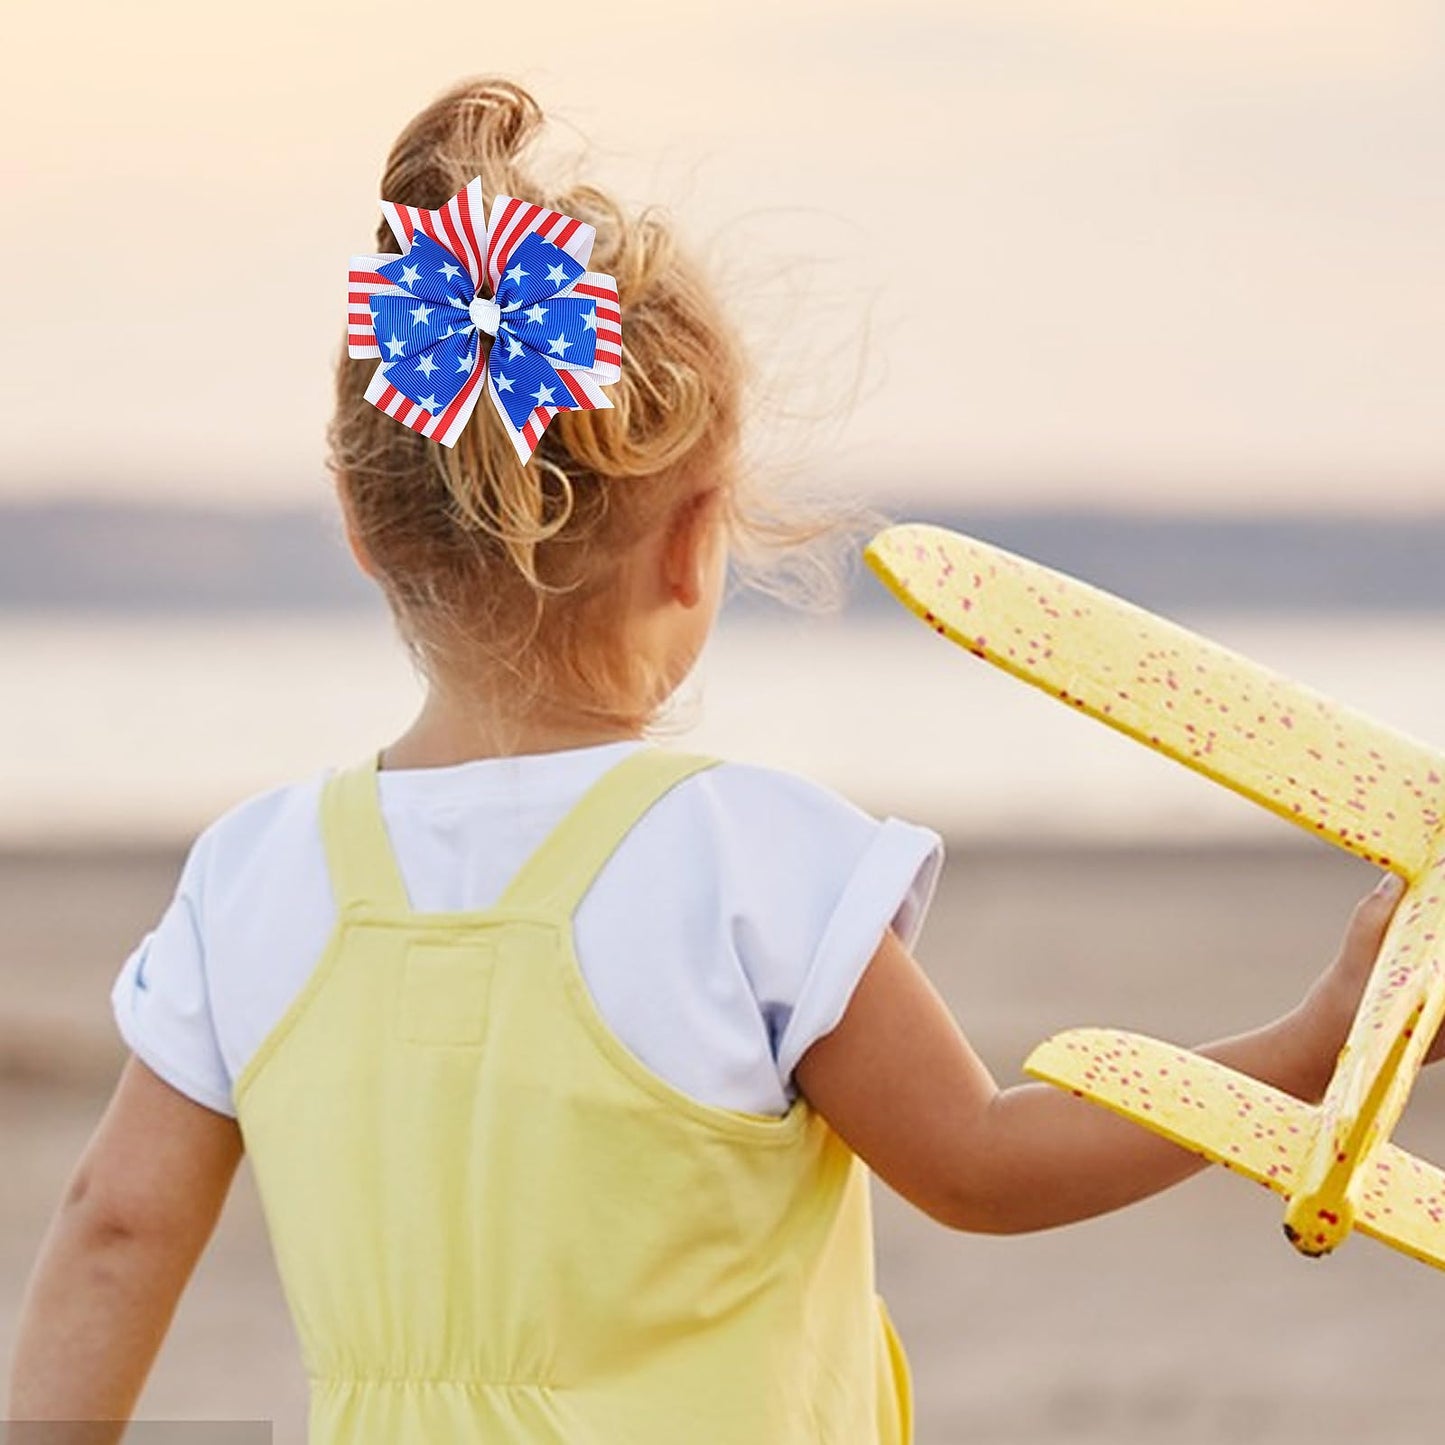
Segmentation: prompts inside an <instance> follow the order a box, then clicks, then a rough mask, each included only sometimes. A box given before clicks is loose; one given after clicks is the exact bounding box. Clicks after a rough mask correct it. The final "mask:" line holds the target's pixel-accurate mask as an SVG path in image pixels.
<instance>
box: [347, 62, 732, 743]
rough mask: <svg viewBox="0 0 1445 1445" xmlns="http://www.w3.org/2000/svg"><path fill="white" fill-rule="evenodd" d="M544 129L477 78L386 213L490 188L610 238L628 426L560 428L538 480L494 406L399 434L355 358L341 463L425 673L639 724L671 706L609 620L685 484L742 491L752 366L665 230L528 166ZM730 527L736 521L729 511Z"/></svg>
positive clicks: (605, 259) (408, 154)
mask: <svg viewBox="0 0 1445 1445" xmlns="http://www.w3.org/2000/svg"><path fill="white" fill-rule="evenodd" d="M542 120H543V118H542V112H541V109H540V108H539V107H538V105H537V103H536V101H535V100H533V99H532V97H531V96H530V95H528V94H527V92H526V91H524V90H522V89H521V88H520V87H519V86H517V85H514V84H512V83H511V82H509V81H506V80H499V79H475V80H467V81H463V82H461V83H460V84H458V85H456V86H454V87H453V88H452V89H450V90H449V91H447V92H446V93H445V94H444V95H442V96H441V97H439V98H438V99H437V100H436V101H434V102H433V103H432V104H431V105H429V106H427V108H426V109H425V110H423V111H422V112H421V113H420V114H419V115H417V116H416V117H415V118H414V119H413V120H412V121H411V122H410V123H409V124H408V125H407V126H406V128H405V129H404V130H403V131H402V133H401V135H400V136H399V137H398V138H397V141H396V143H395V145H394V146H393V147H392V150H391V154H390V155H389V156H388V158H387V162H386V168H385V171H384V173H383V176H382V182H381V196H382V197H383V198H385V199H386V200H388V201H394V202H398V203H400V204H404V205H410V206H416V207H420V208H423V209H427V210H435V209H438V208H440V207H441V206H443V205H445V203H446V202H447V201H448V200H449V199H450V198H451V197H452V196H453V195H455V194H456V192H458V191H459V190H461V189H462V188H463V187H464V186H465V185H466V184H467V182H468V181H470V180H471V179H472V178H473V177H474V176H478V175H480V176H481V178H482V186H483V191H484V201H485V204H486V206H487V207H488V208H490V205H491V200H492V197H493V195H495V194H498V193H500V194H504V195H515V196H520V197H522V198H524V199H526V200H527V201H531V202H535V203H537V204H540V205H542V206H544V207H547V208H549V209H552V210H556V211H561V212H564V213H565V214H567V215H571V216H575V217H577V218H578V219H580V220H583V221H587V222H589V223H591V224H592V225H593V226H594V227H596V231H597V239H596V245H595V249H594V252H593V256H592V261H591V265H592V267H593V268H594V269H596V270H598V271H603V272H607V273H608V274H610V275H612V276H614V277H615V278H616V281H617V289H618V295H619V298H620V301H621V305H622V315H623V322H622V334H623V357H622V375H621V378H620V380H619V381H617V382H616V383H615V384H613V385H611V386H609V388H608V392H607V395H608V399H609V400H610V401H611V403H612V409H611V410H598V411H563V412H561V413H560V414H559V415H557V416H556V417H555V418H554V419H553V421H552V423H551V425H550V426H549V427H548V428H547V430H546V431H545V433H544V434H543V436H542V438H541V441H540V443H539V445H538V447H537V450H536V452H535V454H534V456H533V458H532V460H531V462H530V463H529V464H528V465H526V466H523V465H521V464H520V463H519V462H518V460H517V456H516V453H515V452H514V451H513V449H512V444H511V442H510V441H509V439H508V438H507V436H506V434H505V432H504V430H503V428H502V427H501V426H500V425H498V424H497V418H496V417H495V416H493V415H492V414H491V410H490V408H488V407H485V406H483V407H479V408H478V410H477V412H476V413H475V415H474V416H473V418H472V420H471V421H470V422H469V424H468V425H467V426H466V427H465V428H464V429H463V431H462V432H461V435H460V436H459V438H458V440H457V444H456V446H455V447H454V448H446V447H442V446H440V445H438V444H437V443H436V442H434V441H430V440H427V439H426V438H424V437H422V436H420V435H418V434H417V433H416V432H414V431H411V430H409V429H408V428H406V427H403V426H401V425H399V424H398V423H397V422H396V421H394V420H393V419H392V418H391V417H389V416H387V415H385V414H384V413H383V412H381V411H379V410H378V409H377V408H376V407H374V406H372V405H371V404H370V403H369V402H367V401H366V400H365V399H364V392H365V389H366V386H367V383H368V381H369V380H370V376H371V373H372V370H373V369H374V363H373V362H370V361H355V360H351V359H349V358H348V357H347V356H346V355H345V354H344V352H343V354H342V356H341V358H340V360H339V361H338V364H337V371H336V406H335V412H334V415H333V418H332V422H331V425H330V428H329V433H328V440H329V444H330V456H329V462H330V466H331V469H332V471H333V473H334V475H335V477H336V479H337V483H338V486H339V489H340V492H341V496H342V501H343V505H344V507H345V510H346V513H347V517H348V521H349V524H350V526H351V528H352V530H353V533H354V534H355V536H356V539H357V540H358V542H359V543H360V544H361V547H362V548H363V549H364V551H365V553H366V554H367V557H368V559H369V561H370V564H371V566H372V567H373V568H374V569H375V572H376V575H377V577H378V580H379V581H380V583H381V585H382V587H383V589H384V591H385V592H386V595H387V598H388V600H389V602H390V603H391V606H392V609H393V611H394V613H395V614H396V617H397V619H398V622H399V624H400V627H401V631H402V633H403V636H404V637H405V638H406V640H407V642H408V644H409V645H410V647H411V648H412V650H413V652H414V653H415V654H416V656H417V658H418V660H419V661H420V662H421V664H422V666H423V669H424V671H426V672H427V673H428V674H429V675H432V676H435V675H436V672H437V670H438V669H444V670H445V671H446V672H447V673H448V675H449V676H451V677H453V678H455V677H456V676H457V675H459V672H458V670H459V669H460V670H461V673H462V674H465V675H470V676H475V677H486V676H492V675H495V673H496V671H497V669H498V668H499V667H500V668H505V669H506V670H507V672H508V673H509V674H510V677H509V679H508V681H507V687H508V692H509V695H511V696H513V697H516V698H517V699H518V701H519V702H523V703H525V701H526V698H527V697H535V696H536V695H538V694H541V693H542V692H544V691H545V693H546V695H547V696H548V698H549V699H552V700H555V701H556V702H558V703H565V705H567V706H569V707H571V708H574V709H577V710H580V711H583V712H586V713H589V714H592V715H597V716H604V715H605V716H606V717H608V718H610V719H613V720H617V721H622V720H625V721H627V722H629V723H640V722H645V721H646V720H647V717H646V716H645V714H648V713H650V711H651V709H652V708H653V707H655V705H656V699H652V698H650V697H648V689H647V687H646V684H645V682H643V681H641V680H639V679H638V678H636V677H635V676H633V675H631V674H630V672H629V666H630V664H629V660H628V659H626V658H621V657H617V656H615V655H614V653H615V649H612V648H609V647H608V646H606V640H607V638H606V622H607V620H608V619H607V618H606V616H605V611H606V609H605V608H604V607H602V606H600V605H597V604H599V603H600V601H601V600H602V598H603V595H604V594H605V592H606V590H607V585H608V583H609V581H611V580H613V579H614V578H615V576H616V573H617V569H618V567H619V565H620V563H621V561H622V559H623V558H624V557H625V555H626V553H627V551H628V549H629V547H630V546H631V544H632V543H633V542H634V541H636V539H637V538H638V537H640V536H641V535H642V534H643V532H645V531H646V529H647V527H648V525H649V524H650V523H651V522H653V521H655V520H656V519H658V518H660V517H661V516H662V515H663V514H664V512H665V511H666V510H667V508H668V506H669V503H670V502H671V501H672V500H673V499H674V498H676V497H677V496H679V495H681V488H683V486H684V485H686V484H689V483H696V482H697V481H698V480H699V479H700V478H702V477H708V478H710V479H712V480H715V481H716V482H717V483H718V484H719V485H721V486H723V487H724V488H726V489H727V490H728V492H729V493H732V492H733V491H734V490H735V489H734V488H733V487H732V485H731V484H732V482H733V481H734V480H735V479H734V477H733V471H734V468H735V466H736V456H737V448H738V438H739V430H740V424H741V407H742V401H741V398H742V388H743V362H742V357H741V353H740V350H739V346H738V343H737V341H736V338H735V337H734V335H733V333H732V331H731V329H730V327H729V326H728V325H727V323H726V322H725V320H724V318H723V316H722V314H721V312H720V310H719V308H718V306H717V303H716V301H715V300H714V298H713V296H712V294H711V293H710V291H709V289H708V288H707V286H706V285H705V284H704V282H703V280H702V278H701V276H700V274H699V272H698V271H697V270H696V269H695V267H694V265H693V264H692V262H691V261H690V260H689V259H688V258H687V257H686V256H685V255H684V254H683V253H682V252H681V250H680V249H679V247H678V245H677V244H676V241H675V239H674V236H673V234H672V231H671V229H670V227H669V225H668V224H667V222H666V220H665V219H664V218H663V217H662V216H661V215H659V214H657V213H655V212H645V213H643V214H641V215H631V214H629V213H628V212H627V211H625V210H624V209H623V208H622V207H621V206H619V205H618V204H617V203H616V202H615V201H614V200H612V199H611V198H610V197H608V196H607V195H605V194H604V193H603V192H602V191H600V190H598V189H597V188H595V187H593V186H590V185H572V186H568V187H565V188H562V189H559V190H553V189H551V188H550V187H549V186H548V185H547V184H546V181H545V179H544V178H542V177H540V176H537V175H534V174H533V173H532V172H531V171H530V170H529V169H527V168H526V153H527V151H528V148H529V146H530V144H531V143H532V141H533V140H534V139H535V138H536V136H537V134H538V132H539V131H540V129H541V127H542ZM377 238H378V249H380V250H387V251H389V250H391V249H393V248H394V244H395V243H394V241H393V239H392V237H391V235H390V232H389V230H388V229H387V228H386V226H385V224H384V223H383V224H382V225H381V226H379V227H378V231H377ZM730 511H731V513H732V514H733V516H734V519H735V521H736V519H737V517H738V516H740V513H738V511H737V508H736V506H735V505H731V501H730ZM589 603H591V604H593V605H588V604H589ZM519 687H520V688H521V693H520V694H519V693H518V688H519Z"/></svg>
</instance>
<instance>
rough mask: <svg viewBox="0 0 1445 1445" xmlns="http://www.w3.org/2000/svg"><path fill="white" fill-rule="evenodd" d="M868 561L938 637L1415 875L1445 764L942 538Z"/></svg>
mask: <svg viewBox="0 0 1445 1445" xmlns="http://www.w3.org/2000/svg"><path fill="white" fill-rule="evenodd" d="M864 555H865V557H866V558H867V560H868V563H869V565H870V566H871V567H872V568H873V570H874V571H875V572H876V573H877V574H878V576H879V577H880V578H881V580H882V581H883V583H884V584H885V585H886V586H887V587H888V588H889V590H890V591H892V592H893V593H894V594H895V595H896V596H897V597H898V598H899V599H900V600H901V601H902V602H903V603H904V604H905V605H906V606H907V607H908V608H909V609H910V610H911V611H913V612H915V613H917V614H918V616H920V617H921V618H922V619H923V620H924V621H925V622H927V623H928V624H929V626H931V627H932V628H934V630H935V631H937V632H940V633H942V634H943V635H945V636H947V637H949V638H951V639H952V640H953V641H954V642H956V643H959V644H960V645H961V646H963V647H966V648H967V649H968V650H969V651H970V652H973V653H974V654H975V655H976V656H979V657H983V658H986V659H987V660H988V661H989V662H992V663H994V664H995V665H996V666H998V667H1001V668H1003V669H1004V670H1005V671H1006V672H1011V673H1012V674H1013V675H1014V676H1015V677H1019V678H1022V679H1023V680H1024V681H1025V682H1028V683H1032V684H1033V685H1034V686H1035V687H1038V688H1040V689H1042V690H1043V691H1045V692H1047V693H1050V694H1052V695H1053V696H1054V697H1057V698H1059V699H1061V700H1062V701H1064V702H1067V703H1069V704H1070V705H1071V706H1073V707H1076V708H1078V709H1079V710H1080V711H1081V712H1084V713H1087V714H1088V715H1089V716H1091V717H1094V718H1097V719H1098V720H1099V721H1100V722H1103V723H1106V724H1108V726H1110V727H1112V728H1116V729H1117V730H1118V731H1120V732H1123V733H1127V734H1128V735H1129V736H1130V737H1133V738H1136V739H1138V740H1139V741H1140V742H1143V743H1147V744H1148V745H1149V746H1150V747H1152V748H1155V749H1156V750H1157V751H1159V752H1161V753H1164V754H1165V755H1166V756H1168V757H1171V758H1174V759H1175V760H1176V761H1178V762H1181V763H1183V764H1184V765H1185V766H1186V767H1190V768H1193V769H1194V770H1195V771H1196V772H1199V773H1203V774H1204V775H1205V776H1206V777H1208V778H1212V779H1213V780H1214V781H1215V782H1218V783H1222V784H1223V785H1224V786H1225V787H1227V788H1231V789H1232V790H1233V791H1235V792H1237V793H1240V794H1242V795H1243V796H1244V797H1246V798H1249V799H1251V800H1252V801H1253V802H1256V803H1258V804H1259V805H1260V806H1261V807H1265V808H1268V809H1269V810H1270V811H1271V812H1273V813H1277V814H1278V815H1279V816H1280V817H1282V818H1285V819H1287V820H1288V821H1289V822H1291V823H1294V824H1296V825H1297V826H1299V827H1301V828H1304V829H1306V830H1308V831H1310V832H1311V833H1313V834H1314V835H1315V836H1317V837H1321V838H1324V839H1326V840H1328V841H1329V842H1331V843H1334V844H1336V845H1338V846H1339V847H1341V848H1345V849H1348V851H1350V852H1351V853H1354V854H1357V855H1358V856H1359V857H1361V858H1364V859H1366V860H1368V861H1369V862H1371V863H1375V864H1378V865H1379V866H1380V867H1383V868H1389V869H1391V870H1392V871H1394V872H1396V873H1400V874H1403V875H1404V876H1405V877H1407V878H1411V879H1414V878H1417V877H1418V876H1419V875H1420V873H1421V871H1422V869H1423V868H1424V867H1425V865H1426V863H1427V860H1428V845H1429V843H1430V840H1431V837H1432V835H1433V834H1434V833H1435V831H1436V829H1437V828H1438V826H1439V824H1440V821H1441V818H1440V812H1439V803H1440V798H1441V796H1442V795H1445V756H1442V755H1441V754H1440V753H1439V752H1437V751H1436V750H1435V749H1433V748H1430V747H1427V746H1426V745H1424V744H1423V743H1419V742H1416V741H1414V740H1413V739H1411V738H1409V737H1406V736H1405V735H1403V734H1401V733H1398V732H1395V731H1394V730H1393V729H1391V728H1388V727H1385V726H1384V725H1383V724H1381V723H1377V722H1375V721H1374V720H1373V719H1371V718H1368V717H1366V716H1364V715H1363V714H1361V713H1357V712H1353V711H1351V710H1350V709H1348V708H1346V707H1342V706H1341V705H1339V704H1338V703H1335V702H1332V701H1330V700H1329V699H1328V698H1325V697H1322V696H1320V695H1319V694H1318V693H1315V692H1312V691H1311V690H1310V689H1308V688H1305V687H1302V686H1300V685H1299V684H1297V683H1294V682H1291V681H1290V680H1289V679H1287V678H1284V677H1281V676H1280V675H1278V674H1277V673H1274V672H1272V671H1270V670H1269V669H1268V668H1264V667H1261V666H1259V665H1258V664H1257V663H1253V662H1251V661H1249V659H1248V658H1245V657H1241V656H1239V655H1238V654H1237V653H1234V652H1231V651H1229V650H1228V649H1227V648H1223V647H1220V646H1218V645H1217V644H1215V643H1213V642H1209V641H1207V640H1206V639H1205V638H1202V637H1199V636H1197V635H1196V634H1194V633H1192V632H1189V631H1187V630H1186V629H1185V628H1183V627H1179V626H1177V625H1176V624H1174V623H1172V622H1167V621H1165V620H1164V619H1163V618H1161V617H1156V616H1155V615H1154V614H1152V613H1150V612H1146V611H1144V610H1143V609H1142V608H1139V607H1135V606H1132V605H1131V604H1130V603H1127V602H1123V601H1121V600H1119V599H1118V598H1116V597H1112V596H1110V595H1109V594H1108V593H1107V592H1101V591H1099V590H1098V589H1097V588H1094V587H1090V586H1089V585H1087V584H1086V583H1083V582H1079V581H1076V580H1075V579H1073V578H1071V577H1067V576H1065V575H1063V574H1062V573H1059V572H1054V571H1051V570H1050V569H1048V568H1046V567H1041V566H1039V565H1038V564H1037V563H1034V562H1030V561H1028V560H1026V559H1025V558H1022V557H1016V556H1014V555H1013V554H1012V553H1010V552H1005V551H1003V550H1002V549H1001V548H998V547H993V546H990V545H989V544H988V543H985V542H979V541H975V540H974V539H972V538H969V537H963V536H960V535H958V534H957V533H954V532H950V531H947V530H946V529H944V528H942V527H932V526H925V525H921V524H909V525H906V526H899V527H890V528H888V529H887V530H885V531H883V532H881V533H879V535H878V536H877V537H875V538H874V539H873V541H872V543H871V544H870V545H869V546H868V548H867V550H866V552H865V554H864Z"/></svg>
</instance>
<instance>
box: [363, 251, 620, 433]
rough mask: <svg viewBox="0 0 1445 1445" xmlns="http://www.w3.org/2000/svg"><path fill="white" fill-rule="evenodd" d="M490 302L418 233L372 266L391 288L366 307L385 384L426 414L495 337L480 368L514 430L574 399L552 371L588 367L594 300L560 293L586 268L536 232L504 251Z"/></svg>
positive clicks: (450, 397)
mask: <svg viewBox="0 0 1445 1445" xmlns="http://www.w3.org/2000/svg"><path fill="white" fill-rule="evenodd" d="M509 259H510V261H511V265H510V266H509V267H508V269H507V271H506V273H505V274H504V276H503V277H502V281H501V284H500V285H499V286H498V287H497V293H496V296H495V298H494V299H488V298H486V297H483V296H482V295H481V294H480V293H479V290H478V288H477V287H476V286H474V285H473V283H472V280H471V277H470V275H469V274H468V272H467V270H466V268H465V267H464V266H462V265H461V263H460V262H459V260H458V259H457V257H456V256H455V255H453V253H452V252H451V251H449V250H448V249H447V248H446V247H445V246H443V245H441V244H440V243H439V242H437V241H434V240H433V239H432V238H431V237H430V236H428V235H426V234H425V233H424V232H421V231H417V232H416V233H415V234H414V235H413V236H412V242H411V249H410V250H409V251H408V252H407V253H406V254H405V255H404V256H398V257H397V258H396V259H395V260H394V261H391V262H389V263H387V264H386V265H383V266H379V267H378V268H377V270H378V271H379V272H380V274H381V275H383V276H384V277H386V279H387V280H388V281H390V282H391V283H392V284H393V285H394V286H395V287H396V288H397V291H396V292H387V293H383V294H375V295H372V296H371V298H370V300H369V306H370V310H371V316H372V324H373V326H374V328H375V331H376V339H377V344H378V345H379V346H380V348H381V352H382V356H383V357H384V358H385V360H384V362H383V365H382V370H383V372H384V373H385V375H386V379H387V381H388V382H389V383H390V384H391V385H392V386H393V387H395V388H396V390H397V391H399V392H400V393H401V394H402V395H403V396H405V397H407V398H408V399H409V400H410V401H413V402H415V403H416V405H417V406H419V407H421V408H422V409H423V410H424V411H427V412H430V413H432V414H433V415H439V414H441V413H443V412H445V410H446V408H447V407H448V406H450V405H451V403H452V402H453V401H454V400H455V399H456V397H457V394H458V392H460V391H461V389H462V387H463V386H464V385H465V384H466V382H467V380H468V378H469V377H470V376H471V374H472V372H473V370H474V369H475V367H476V365H477V361H478V350H479V346H480V345H481V344H483V343H482V341H481V338H482V337H484V336H491V337H494V338H495V340H494V342H493V344H492V346H491V348H490V351H489V353H488V356H487V372H488V375H489V377H490V380H491V384H492V387H493V389H494V392H495V395H496V398H497V400H498V401H499V402H500V403H501V405H502V406H503V407H504V408H505V410H506V413H507V417H508V419H509V420H510V421H511V423H512V425H513V426H514V427H515V428H517V429H519V430H520V429H521V428H522V427H523V426H525V425H526V422H527V419H528V418H529V417H530V416H531V414H532V412H533V411H535V410H536V408H537V407H539V406H558V407H564V408H565V407H571V406H575V405H577V403H576V402H575V401H574V399H573V396H572V393H571V391H570V390H569V389H568V387H567V385H566V383H565V382H564V381H563V380H562V378H561V375H560V373H559V369H560V368H566V369H569V370H570V369H576V370H587V369H590V368H591V367H592V366H593V365H594V364H595V362H596V357H597V304H596V302H595V301H593V300H591V299H589V298H586V297H580V296H568V295H566V294H564V293H565V292H567V291H568V290H569V288H570V287H571V286H572V285H573V284H574V283H575V282H576V281H577V280H578V278H579V277H581V276H582V275H583V274H584V273H585V270H586V268H585V267H584V266H582V265H581V264H580V263H579V262H577V261H575V260H574V259H573V258H572V257H571V256H569V255H568V254H567V252H566V251H564V250H562V248H561V247H560V246H555V245H553V244H552V242H550V241H545V240H543V239H542V237H540V236H538V235H537V234H536V233H535V232H533V233H531V234H529V235H527V236H525V237H523V239H522V240H521V242H520V243H519V244H518V245H517V246H516V248H515V249H514V250H513V251H512V253H511V256H510V258H509Z"/></svg>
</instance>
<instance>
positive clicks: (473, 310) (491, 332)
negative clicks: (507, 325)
mask: <svg viewBox="0 0 1445 1445" xmlns="http://www.w3.org/2000/svg"><path fill="white" fill-rule="evenodd" d="M467 315H468V316H470V317H471V318H472V321H473V323H474V324H475V325H476V328H477V330H478V331H480V332H481V333H482V334H483V335H485V336H495V335H496V334H497V328H498V327H499V326H500V325H501V324H502V308H501V307H500V306H498V305H497V303H496V302H495V301H490V300H488V299H487V298H486V297H485V296H477V297H475V298H473V300H472V304H471V305H470V306H468V307H467Z"/></svg>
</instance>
